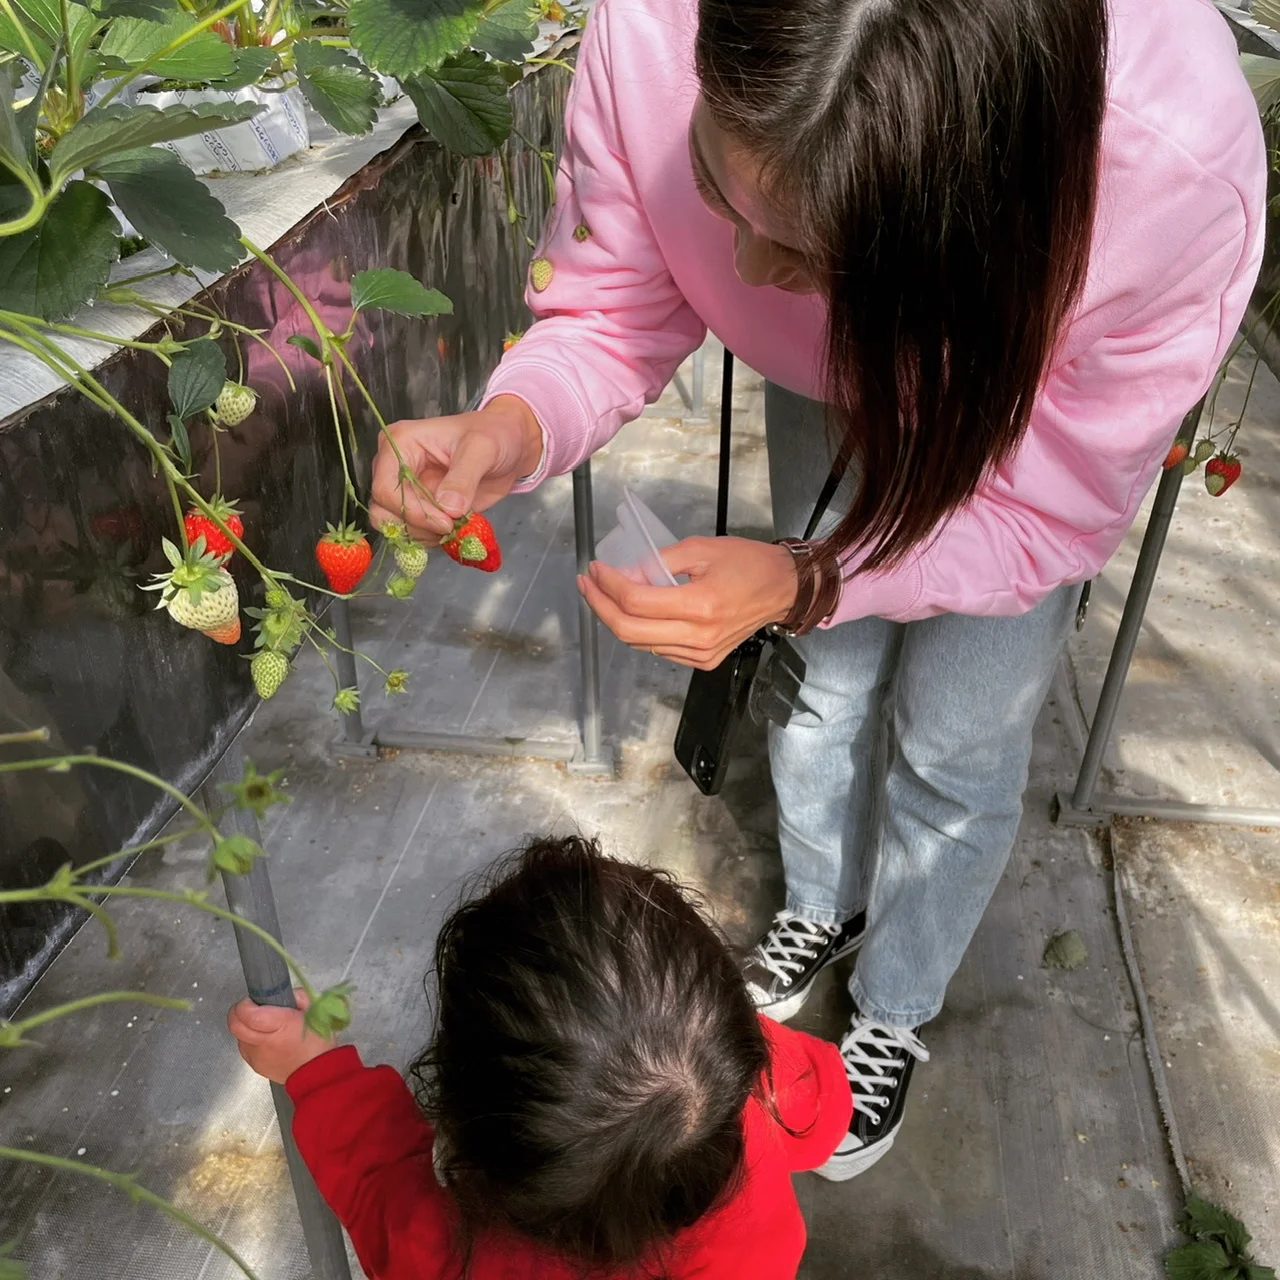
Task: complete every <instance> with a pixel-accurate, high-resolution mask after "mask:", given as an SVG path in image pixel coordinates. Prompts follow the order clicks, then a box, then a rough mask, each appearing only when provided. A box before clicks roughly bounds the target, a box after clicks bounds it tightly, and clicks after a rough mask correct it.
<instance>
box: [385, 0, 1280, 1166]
mask: <svg viewBox="0 0 1280 1280" xmlns="http://www.w3.org/2000/svg"><path fill="white" fill-rule="evenodd" d="M1264 202H1265V157H1264V150H1263V143H1262V137H1261V131H1260V129H1259V125H1258V119H1257V113H1256V110H1255V107H1254V104H1253V100H1252V98H1251V96H1250V94H1249V91H1248V89H1247V87H1246V85H1245V82H1244V80H1243V77H1242V76H1241V74H1240V72H1239V70H1238V67H1237V63H1236V51H1235V47H1234V44H1233V41H1232V38H1231V35H1230V33H1229V31H1228V30H1227V28H1226V26H1225V24H1224V23H1223V21H1222V20H1221V18H1220V17H1219V16H1218V14H1217V13H1216V12H1215V10H1214V8H1213V6H1212V5H1211V4H1210V3H1208V0H1160V3H1158V4H1152V3H1150V0H1109V2H1108V0H791V2H790V3H788V4H786V5H781V6H780V5H778V4H776V3H774V2H773V0H768V2H766V0H603V2H602V3H600V4H598V5H597V7H596V8H595V10H594V12H593V13H592V16H591V19H590V21H589V24H588V27H587V32H586V36H585V38H584V40H583V44H582V48H581V53H580V57H579V61H578V70H577V74H576V76H575V80H574V85H573V89H572V93H571V97H570V102H569V109H568V117H567V139H566V145H565V151H564V158H563V161H562V163H561V166H560V175H559V183H558V200H557V204H556V209H555V212H554V214H553V216H552V218H551V220H550V222H549V224H548V226H547V227H546V229H545V231H544V236H543V243H542V245H541V247H540V250H539V254H540V256H541V257H542V258H545V259H546V264H549V266H548V265H546V264H542V265H541V266H540V268H539V270H538V271H537V272H536V273H534V274H532V275H531V280H530V288H529V294H528V300H529V303H530V306H531V307H532V308H533V310H534V312H535V313H536V315H537V317H538V321H537V323H536V324H535V325H533V327H532V328H531V329H530V330H529V332H528V334H527V335H526V336H525V337H524V339H523V340H522V341H521V342H520V343H519V344H518V345H517V346H516V347H514V348H513V349H512V350H511V351H510V352H509V353H508V354H507V356H506V357H505V358H504V359H503V361H502V364H501V366H500V367H499V368H498V370H497V372H496V373H495V374H494V376H493V378H492V380H491V381H490V384H489V388H488V393H487V398H486V400H485V402H484V403H483V404H482V407H481V408H480V409H479V410H478V411H477V412H475V413H470V414H463V415H460V416H456V417H451V418H443V419H436V420H428V421H414V422H402V423H398V424H396V426H395V427H394V429H393V430H394V432H395V435H396V437H397V439H398V442H399V447H400V449H401V451H402V452H403V454H404V456H405V457H406V459H407V461H408V462H409V463H410V464H411V465H412V466H413V467H414V468H415V469H416V470H417V471H418V472H419V474H420V475H421V477H422V480H423V482H424V483H425V485H426V486H427V487H428V488H430V489H431V490H432V491H433V492H434V493H435V494H436V496H437V498H438V500H439V502H440V504H441V506H442V507H443V508H444V509H445V510H446V511H447V512H449V513H450V514H451V515H460V514H462V513H463V512H465V511H467V510H468V509H470V508H471V507H473V506H475V507H484V506H488V505H491V504H492V503H493V502H495V501H497V500H498V499H499V498H501V497H503V496H505V495H506V494H507V493H508V492H511V491H515V490H522V489H528V488H531V487H532V486H534V485H536V484H537V483H538V482H539V481H540V480H541V479H542V478H544V477H545V476H548V475H558V474H563V473H564V472H567V471H570V470H571V469H572V468H573V467H575V466H576V465H577V464H578V463H580V462H581V461H582V460H583V459H584V458H586V457H588V456H589V455H590V454H591V453H592V451H593V450H595V449H598V448H599V447H600V446H601V445H602V444H604V443H605V442H606V441H607V440H609V438H610V437H611V436H612V435H613V434H614V433H615V432H616V431H617V430H618V429H619V427H620V426H621V425H622V424H623V423H624V422H626V421H628V420H629V419H631V418H634V417H635V416H636V415H637V414H639V412H640V411H641V409H642V407H643V406H644V404H645V403H646V402H647V401H651V400H652V399H654V398H655V397H656V396H657V395H658V394H659V392H660V391H661V390H662V388H663V387H664V386H665V385H666V384H667V382H668V381H669V379H670V377H671V375H672V373H673V371H674V370H675V368H676V366H677V365H678V363H679V362H680V361H681V360H682V359H683V358H684V357H685V356H687V355H688V353H689V352H691V351H692V350H694V349H695V348H696V347H697V346H698V344H699V343H700V342H701V341H702V339H703V337H704V334H705V332H706V330H707V329H708V328H710V329H711V330H713V331H714V332H715V334H716V335H717V336H718V337H720V338H721V339H723V341H724V343H725V345H726V346H727V347H728V348H729V349H730V350H732V351H734V352H735V353H736V354H737V355H738V356H739V357H740V358H741V359H742V360H744V361H745V362H746V363H747V364H748V365H750V366H751V367H752V368H753V369H756V370H758V371H759V372H760V373H762V374H763V375H764V376H765V378H766V379H767V383H768V386H767V393H766V409H767V419H768V423H767V426H768V446H769V464H770V478H771V484H772V495H773V504H774V518H775V524H776V532H777V534H778V535H780V536H783V535H785V536H787V537H791V538H796V537H798V536H799V535H801V534H802V533H803V532H804V529H805V525H806V523H807V521H808V519H809V517H810V515H811V513H812V511H813V508H814V504H815V500H816V498H817V496H818V494H819V492H820V490H821V489H822V488H823V484H824V481H825V480H826V478H827V476H828V474H829V473H830V471H831V468H832V464H833V460H835V461H836V462H837V463H840V462H843V461H844V460H846V459H847V460H848V467H847V470H846V471H845V472H844V478H843V481H842V483H841V486H840V488H839V489H838V490H837V492H836V497H835V500H834V501H833V502H832V503H831V505H830V508H829V510H828V512H827V514H826V516H825V518H824V520H823V521H822V523H821V524H820V525H819V526H818V530H817V538H816V540H812V541H809V542H805V541H803V540H802V541H800V542H798V543H792V544H790V545H779V544H776V543H766V542H756V541H751V540H747V539H742V538H719V539H708V538H689V539H686V540H685V541H684V542H682V543H679V544H678V545H677V546H675V547H673V548H671V549H670V550H669V552H668V553H667V559H668V564H669V567H670V568H671V570H672V571H673V572H674V573H678V574H687V575H688V576H689V582H688V585H684V586H679V587H675V588H651V587H643V586H639V585H636V584H634V583H631V582H630V581H628V580H626V579H624V578H623V577H622V576H621V575H620V574H618V573H616V572H614V571H612V570H610V569H609V568H608V567H606V566H603V565H599V564H596V565H593V566H592V568H591V572H590V575H589V576H587V577H585V578H584V579H582V580H581V581H580V584H579V586H580V589H581V590H582V591H583V593H584V594H585V596H586V598H587V599H588V601H589V602H590V603H591V605H592V607H593V608H594V609H595V610H596V612H597V613H598V614H599V616H600V617H601V618H602V619H603V620H604V622H605V623H606V624H607V625H608V626H609V627H610V628H611V629H612V630H613V631H614V633H615V634H616V635H618V636H619V637H620V638H621V639H622V640H624V641H626V642H627V643H629V644H632V645H635V646H637V647H640V648H644V649H650V650H652V651H653V652H655V653H659V654H663V655H665V656H667V657H669V658H671V659H672V660H674V661H676V662H681V663H685V664H687V665H690V666H696V667H704V668H706V667H711V666H714V665H715V664H716V663H718V662H719V661H720V659H721V658H723V657H724V656H725V655H726V654H727V653H728V652H729V651H730V650H731V649H732V648H733V647H734V646H735V645H736V644H737V643H738V642H740V641H741V640H742V639H744V638H745V637H746V636H748V635H750V634H752V633H753V632H755V631H756V630H757V629H758V628H759V627H760V626H761V625H763V624H766V623H779V624H781V625H782V626H783V627H784V628H785V629H787V630H790V631H794V632H797V633H799V634H800V635H801V637H802V638H801V639H800V640H799V641H798V643H799V644H800V646H801V648H802V651H803V654H804V657H805V658H806V660H807V663H808V674H807V678H806V682H805V686H804V690H803V694H802V697H803V702H804V707H803V709H802V710H801V712H800V713H798V714H797V715H796V716H795V717H794V718H793V719H792V721H791V723H790V724H789V725H788V726H787V727H786V728H785V729H777V728H773V729H772V731H771V742H770V758H771V764H772V772H773V780H774V784H775V788H776V790H777V794H778V805H779V839H780V842H781V846H782V856H783V860H784V864H785V869H786V881H787V901H786V907H785V909H784V910H783V911H782V912H781V913H780V914H779V915H778V916H777V918H776V920H775V921H774V924H773V926H772V927H771V928H770V929H769V931H768V932H767V933H766V935H765V936H764V937H763V938H762V939H761V940H760V942H759V944H758V945H757V946H756V948H755V951H754V952H753V954H752V956H751V959H750V961H749V963H748V978H749V980H750V982H751V985H752V990H753V995H754V997H755V999H756V1001H757V1003H758V1005H759V1006H760V1008H761V1009H762V1010H763V1011H764V1012H766V1013H768V1014H770V1015H771V1016H774V1017H776V1018H779V1019H784V1018H786V1017H789V1016H791V1015H792V1014H793V1013H794V1012H795V1011H796V1010H797V1009H798V1008H799V1007H800V1004H801V1003H802V1002H803V1000H804V998H805V995H806V994H807V993H808V991H809V989H810V985H811V983H812V981H813V978H814V977H815V976H816V974H817V973H818V972H819V970H820V969H821V968H822V967H823V966H824V965H825V964H827V963H829V962H830V961H831V960H833V959H834V958H836V957H837V956H839V955H842V954H845V953H847V952H849V951H851V950H853V949H854V948H855V947H858V946H859V945H861V953H860V955H859V957H858V961H857V968H856V972H855V974H854V977H853V980H852V985H851V992H852V996H853V1000H854V1004H855V1006H856V1013H855V1015H854V1017H853V1022H852V1025H851V1027H850V1028H849V1031H848V1034H847V1035H846V1036H845V1038H844V1040H843V1042H842V1045H841V1050H842V1054H843V1058H844V1062H845V1066H846V1070H847V1072H848V1075H849V1078H850V1080H851V1082H852V1084H853V1089H854V1094H855V1099H856V1102H855V1107H854V1119H853V1122H852V1125H851V1128H850V1132H849V1134H848V1136H847V1138H846V1140H845V1142H844V1143H843V1144H842V1145H841V1148H840V1150H839V1152H838V1153H837V1156H836V1158H835V1160H834V1161H833V1162H832V1164H831V1165H830V1166H828V1168H827V1169H826V1170H824V1172H827V1173H828V1174H829V1175H830V1176H837V1177H849V1176H851V1175H853V1174H855V1173H858V1172H860V1171H861V1170H863V1169H865V1168H866V1167H868V1166H869V1165H870V1164H872V1163H873V1162H874V1161H875V1160H877V1159H879V1158H880V1156H881V1155H883V1154H884V1152H885V1151H886V1150H887V1149H888V1148H889V1146H890V1145H891V1144H892V1142H893V1139H894V1135H895V1134H896V1132H897V1128H898V1125H899V1124H900V1122H901V1118H902V1114H903V1102H904V1098H905V1094H906V1089H907V1085H908V1082H909V1079H910V1077H911V1073H912V1069H913V1068H914V1066H915V1064H916V1063H917V1062H918V1061H923V1060H925V1059H927V1056H928V1055H927V1052H926V1050H925V1046H924V1044H923V1042H922V1040H921V1038H920V1036H919V1035H918V1034H917V1032H918V1030H919V1028H920V1027H921V1025H922V1024H923V1023H926V1022H928V1021H929V1019H931V1018H933V1017H934V1016H935V1015H936V1014H937V1013H938V1011H939V1009H940V1008H941V1007H942V1000H943V995H944V992H945V989H946V985H947V982H948V981H949V979H950V977H951V975H952V973H953V972H954V971H955V969H956V967H957V965H958V964H959V962H960V958H961V956H962V955H963V953H964V950H965V948H966V946H967V945H968V943H969V940H970V938H971V937H972V935H973V932H974V929H975V928H976V927H977V924H978V921H979V919H980V917H981V915H982V913H983V911H984V909H985V908H986V905H987V902H988V900H989V898H990V896H991V893H992V891H993V889H994V886H995V884H996V881H997V879H998V878H999V876H1000V873H1001V871H1002V869H1003V867H1004V865H1005V862H1006V860H1007V858H1008V854H1009V850H1010V848H1011V846H1012V842H1013V838H1014V835H1015V832H1016V830H1017V825H1018V819H1019V815H1020V812H1021V807H1022V799H1021V797H1022V791H1023V788H1024V786H1025V784H1026V777H1027V767H1028V761H1029V757H1030V751H1031V733H1032V726H1033V723H1034V721H1035V719H1036V715H1037V712H1038V710H1039V707H1040V705H1041V703H1042V702H1043V699H1044V696H1045V693H1046V689H1047V686H1048V683H1049V679H1050V673H1051V671H1052V669H1053V666H1054V663H1055V661H1056V659H1057V657H1058V654H1059V652H1060V650H1061V648H1062V645H1063V642H1064V639H1065V636H1066V634H1067V630H1068V627H1069V625H1070V622H1071V619H1072V617H1073V615H1074V613H1075V609H1076V605H1077V601H1078V599H1079V595H1080V584H1081V583H1083V582H1084V581H1086V580H1087V579H1089V578H1091V577H1092V576H1093V575H1094V574H1095V573H1096V572H1097V571H1098V569H1099V568H1100V567H1101V566H1102V565H1103V564H1104V563H1105V562H1106V560H1107V558H1108V557H1109V556H1110V555H1111V554H1112V552H1113V551H1115V549H1116V547H1117V545H1118V544H1119V542H1120V540H1121V538H1122V537H1123V536H1124V533H1125V530H1126V529H1127V528H1128V527H1129V525H1130V523H1131V522H1132V520H1133V518H1134V515H1135V513H1136V511H1137V509H1138V506H1139V504H1140V502H1141V499H1142V496H1143V494H1144V492H1145V491H1146V490H1147V488H1148V487H1149V485H1150V483H1151V481H1152V479H1153V477H1154V476H1155V475H1156V473H1157V471H1158V470H1159V467H1160V463H1161V460H1162V459H1163V458H1164V456H1165V454H1166V452H1167V450H1168V448H1169V445H1170V442H1171V440H1172V438H1173V435H1174V432H1175V429H1176V427H1177V424H1178V421H1179V419H1180V418H1181V417H1182V415H1183V414H1184V413H1185V412H1186V411H1187V410H1188V409H1189V408H1190V407H1191V405H1193V404H1194V403H1195V401H1196V400H1197V399H1198V398H1199V397H1200V395H1201V394H1202V393H1203V392H1204V391H1205V389H1206V388H1207V387H1208V385H1209V382H1210V380H1211V378H1212V377H1213V374H1214V370H1215V369H1216V367H1217V366H1218V363H1219V361H1220V360H1221V359H1222V356H1223V354H1224V352H1225V351H1226V349H1227V346H1228V344H1229V343H1230V341H1231V339H1232V336H1233V334H1234V332H1235V330H1236V327H1237V325H1238V324H1239V322H1240V319H1241V316H1242V314H1243V312H1244V307H1245V302H1246V300H1247V299H1248V297H1249V293H1250V290H1251V288H1252V286H1253V284H1254V280H1255V277H1256V275H1257V271H1258V266H1259V261H1260V256H1261V250H1262V231H1263V208H1264ZM824 406H825V407H824ZM828 423H829V424H830V429H829V430H828ZM397 476H398V472H397V466H396V462H395V459H394V458H393V457H391V456H389V454H388V452H387V451H384V453H383V454H382V456H380V458H379V461H378V465H377V467H376V470H375V486H374V493H375V499H376V502H377V503H378V504H379V505H380V507H381V508H382V509H383V513H384V514H389V513H390V512H396V513H397V514H398V513H399V511H400V508H401V501H400V497H399V494H398V481H397ZM409 506H410V509H411V511H412V509H413V508H414V506H415V504H414V503H412V502H410V503H409ZM445 527H447V521H443V520H442V519H441V518H440V517H439V516H438V514H437V515H432V514H430V513H423V514H422V515H421V517H420V522H419V524H418V529H419V531H420V532H423V533H435V534H438V533H439V532H441V531H442V530H443V529H444V528H445ZM885 730H887V731H888V732H887V733H885V732H884V731H885ZM882 747H886V748H887V749H884V750H882V749H881V748H882ZM864 938H865V941H864Z"/></svg>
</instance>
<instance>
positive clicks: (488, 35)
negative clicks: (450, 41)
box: [471, 0, 538, 62]
mask: <svg viewBox="0 0 1280 1280" xmlns="http://www.w3.org/2000/svg"><path fill="white" fill-rule="evenodd" d="M537 33H538V6H537V5H536V4H530V3H529V0H507V3H506V4H501V5H499V6H498V7H497V8H496V9H494V10H493V11H492V12H491V13H490V14H489V16H488V17H487V18H485V20H484V21H483V22H482V23H481V24H480V27H479V30H477V32H476V33H475V35H474V36H472V37H471V47H472V48H473V49H478V50H479V51H480V52H481V53H487V54H488V55H489V56H490V57H491V58H497V59H498V61H499V62H518V61H520V60H521V59H522V58H527V57H528V56H529V54H531V53H532V52H533V38H534V36H535V35H537Z"/></svg>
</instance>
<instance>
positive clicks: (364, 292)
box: [299, 267, 453, 350]
mask: <svg viewBox="0 0 1280 1280" xmlns="http://www.w3.org/2000/svg"><path fill="white" fill-rule="evenodd" d="M351 305H352V307H353V308H354V309H355V310H356V311H363V310H365V309H366V308H369V307H373V308H376V309H378V310H381V311H394V312H395V313H396V314H397V315H401V316H448V315H452V314H453V303H452V302H450V301H449V299H448V298H446V297H445V296H444V294H443V293H441V292H440V291H439V290H438V289H428V288H427V287H426V285H424V284H423V283H422V281H420V280H417V279H415V278H414V277H413V276H411V275H410V274H409V273H408V272H407V271H399V270H397V269H396V268H394V267H375V268H374V269H373V270H371V271H358V272H356V274H355V275H354V276H353V277H352V278H351ZM299 345H300V344H299ZM304 350H305V348H304Z"/></svg>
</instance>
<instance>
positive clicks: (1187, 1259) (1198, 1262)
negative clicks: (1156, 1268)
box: [1164, 1240, 1240, 1280]
mask: <svg viewBox="0 0 1280 1280" xmlns="http://www.w3.org/2000/svg"><path fill="white" fill-rule="evenodd" d="M1164 1273H1165V1275H1166V1276H1168V1278H1169V1280H1239V1274H1240V1273H1239V1271H1238V1270H1237V1268H1236V1267H1235V1266H1234V1265H1233V1264H1232V1262H1231V1259H1230V1258H1229V1257H1228V1256H1227V1253H1226V1250H1225V1249H1223V1247H1222V1246H1221V1245H1220V1244H1218V1243H1217V1241H1214V1240H1197V1241H1195V1242H1194V1243H1193V1244H1184V1245H1182V1246H1181V1247H1180V1248H1177V1249H1173V1250H1171V1251H1170V1252H1169V1253H1166V1254H1165V1255H1164Z"/></svg>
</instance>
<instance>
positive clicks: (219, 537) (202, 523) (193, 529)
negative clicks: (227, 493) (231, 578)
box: [182, 498, 244, 556]
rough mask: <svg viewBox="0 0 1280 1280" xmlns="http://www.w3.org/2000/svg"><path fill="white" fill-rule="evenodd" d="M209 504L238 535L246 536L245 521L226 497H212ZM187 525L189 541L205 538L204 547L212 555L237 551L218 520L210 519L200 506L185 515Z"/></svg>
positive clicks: (183, 520) (227, 554)
mask: <svg viewBox="0 0 1280 1280" xmlns="http://www.w3.org/2000/svg"><path fill="white" fill-rule="evenodd" d="M209 506H210V507H211V508H212V509H213V510H214V512H216V513H217V515H218V518H219V519H220V520H221V521H222V523H223V524H225V525H226V526H227V528H228V529H230V530H231V532H232V533H234V534H235V535H236V537H237V538H243V537H244V521H243V520H241V519H240V513H239V512H238V511H237V510H236V509H235V507H233V506H232V505H231V504H230V503H229V502H227V501H226V500H225V499H224V498H212V499H210V501H209ZM182 523H183V524H184V525H185V526H186V530H187V542H188V543H194V542H195V540H196V539H197V538H203V539H204V549H205V550H206V551H208V552H209V553H210V554H211V555H215V556H230V555H233V554H234V553H235V547H234V545H233V544H232V542H231V539H230V538H228V537H227V535H226V534H225V533H223V532H222V529H221V528H220V527H219V525H218V524H217V522H216V521H214V520H212V519H210V518H209V517H208V516H207V515H205V513H204V512H203V511H201V510H200V508H199V507H192V508H191V509H190V510H189V511H188V512H187V514H186V515H185V516H184V517H183V519H182Z"/></svg>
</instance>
